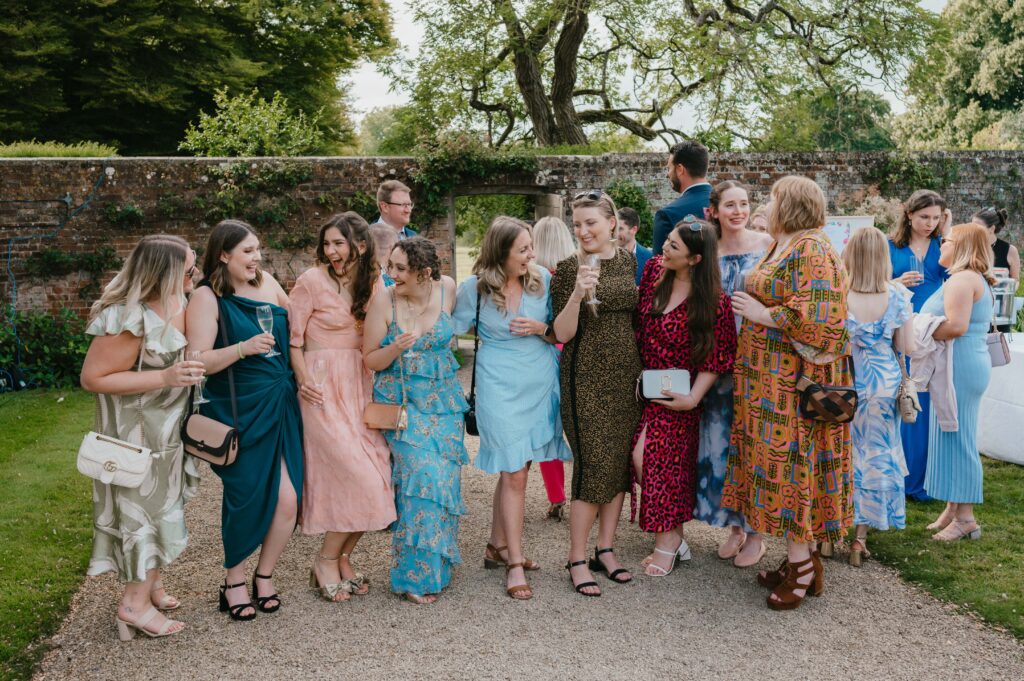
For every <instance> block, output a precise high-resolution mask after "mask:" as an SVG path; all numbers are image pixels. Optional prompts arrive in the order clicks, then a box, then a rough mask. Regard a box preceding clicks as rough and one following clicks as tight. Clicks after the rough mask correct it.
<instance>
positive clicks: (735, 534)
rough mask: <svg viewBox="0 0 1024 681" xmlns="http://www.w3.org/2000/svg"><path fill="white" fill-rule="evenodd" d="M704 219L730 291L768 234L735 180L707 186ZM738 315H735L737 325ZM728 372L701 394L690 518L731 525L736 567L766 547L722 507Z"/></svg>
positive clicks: (724, 548) (729, 554) (727, 545)
mask: <svg viewBox="0 0 1024 681" xmlns="http://www.w3.org/2000/svg"><path fill="white" fill-rule="evenodd" d="M709 200H710V207H709V208H708V218H709V221H710V222H711V224H713V225H715V227H716V229H717V231H718V237H719V238H718V250H719V256H718V267H719V269H720V271H721V276H722V291H723V292H724V293H725V294H726V295H728V296H732V294H733V292H735V291H736V290H742V289H743V283H744V280H745V278H746V275H747V272H749V271H750V270H752V269H753V268H754V266H755V265H757V263H758V262H760V261H761V258H763V257H764V254H765V252H766V251H767V249H768V246H769V245H770V244H771V243H772V238H771V237H770V236H768V235H767V234H764V233H761V232H755V231H753V230H751V229H748V221H749V218H750V201H749V198H748V197H747V190H746V189H745V188H744V186H743V185H742V184H740V183H739V182H736V181H735V180H726V181H725V182H720V183H719V184H717V185H716V186H715V187H714V189H713V190H712V191H711V197H710V199H709ZM740 321H741V320H740V318H739V317H737V318H736V329H737V331H738V330H739V327H740ZM733 387H734V383H733V376H732V372H728V373H724V374H721V375H720V376H719V377H718V379H717V380H716V381H715V384H714V385H713V386H711V389H710V390H708V392H707V394H706V395H705V396H704V412H703V414H701V419H700V449H699V452H698V454H697V507H696V508H695V509H694V513H693V517H694V519H696V520H702V521H704V522H706V523H707V524H708V525H711V526H712V527H728V528H730V534H729V537H727V538H726V540H725V541H724V542H723V543H722V545H721V547H719V550H718V555H719V557H721V558H723V559H730V558H731V559H733V562H734V564H735V565H736V566H737V567H748V566H750V565H754V564H756V563H757V562H758V561H760V560H761V558H762V556H764V553H765V551H766V548H765V546H764V543H763V542H762V541H761V538H760V537H759V536H758V535H757V533H755V532H754V531H753V530H751V528H750V525H748V524H747V521H746V520H745V519H744V518H743V514H742V513H738V512H736V511H732V510H730V509H727V508H722V487H723V486H724V485H725V474H726V468H727V463H728V458H729V436H730V434H731V432H732V416H733V407H732V405H733Z"/></svg>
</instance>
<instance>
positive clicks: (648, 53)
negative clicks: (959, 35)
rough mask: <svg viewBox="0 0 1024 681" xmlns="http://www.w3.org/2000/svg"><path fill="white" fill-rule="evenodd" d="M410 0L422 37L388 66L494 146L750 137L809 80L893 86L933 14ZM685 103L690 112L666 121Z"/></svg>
mask: <svg viewBox="0 0 1024 681" xmlns="http://www.w3.org/2000/svg"><path fill="white" fill-rule="evenodd" d="M412 4H413V7H414V10H415V13H416V18H417V21H419V22H420V23H421V24H423V25H424V27H425V37H424V41H423V46H422V47H421V52H420V55H419V57H418V59H417V60H416V61H415V65H414V66H412V67H409V68H405V69H403V68H402V66H403V64H402V62H399V61H397V60H396V61H393V62H392V63H391V66H392V69H393V72H394V73H395V75H396V77H397V78H399V80H400V81H401V82H402V83H404V85H405V86H406V87H408V88H409V89H410V90H411V91H412V93H413V97H414V101H415V103H416V105H417V107H418V108H419V110H420V111H421V112H423V115H424V116H430V117H431V118H433V119H434V120H435V121H441V122H443V123H444V124H447V125H452V126H456V127H473V128H477V129H483V130H485V132H486V133H487V134H488V135H489V136H490V139H491V143H492V144H494V145H496V146H499V145H501V144H503V143H506V142H508V141H511V140H517V139H526V140H532V141H534V142H536V143H537V144H540V145H552V144H582V143H585V142H586V141H587V137H588V131H589V130H591V129H593V127H594V126H598V127H604V128H605V129H607V128H608V127H609V126H611V127H616V128H619V129H624V130H628V131H629V132H630V133H632V134H634V135H637V136H638V137H641V138H643V139H646V140H653V139H656V138H658V137H662V138H663V139H665V141H666V142H670V141H672V140H675V139H678V138H680V137H684V136H687V135H688V134H698V135H702V134H705V135H710V136H712V137H717V138H719V139H720V138H722V137H723V136H738V137H739V138H740V139H744V138H746V139H750V138H751V136H753V135H756V133H757V131H758V129H759V127H760V126H761V125H763V124H764V123H765V122H766V121H767V120H768V119H769V118H770V113H771V109H772V108H774V107H776V106H784V105H785V104H784V100H785V97H786V96H787V95H788V94H790V93H791V92H793V91H794V90H806V89H807V87H808V83H810V82H814V83H818V84H821V85H823V86H826V87H832V86H834V85H835V84H836V83H864V82H867V81H872V82H880V83H882V84H884V85H887V86H889V87H896V86H897V84H898V83H899V82H900V81H901V79H902V77H903V75H904V64H905V63H906V62H907V60H908V59H910V58H912V57H915V56H917V55H919V54H920V53H921V52H922V51H923V49H924V45H925V42H926V40H927V36H928V33H929V31H930V29H931V26H932V22H933V18H934V17H933V15H932V14H930V13H929V12H927V11H925V10H923V9H921V8H920V7H919V5H918V2H917V0H832V1H825V0H724V1H722V2H709V1H703V2H700V1H695V0H681V1H680V2H664V1H663V0H660V1H658V2H655V1H654V0H489V1H487V2H483V1H481V0H413V2H412ZM680 110H682V111H685V112H687V113H688V114H690V116H689V118H690V119H691V120H692V121H695V122H691V123H690V124H688V125H679V124H675V125H674V124H673V123H672V122H671V121H672V120H674V119H673V117H672V116H673V114H674V113H676V112H677V111H680ZM684 128H689V130H684Z"/></svg>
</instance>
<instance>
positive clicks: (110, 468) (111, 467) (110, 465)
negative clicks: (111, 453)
mask: <svg viewBox="0 0 1024 681" xmlns="http://www.w3.org/2000/svg"><path fill="white" fill-rule="evenodd" d="M103 470H105V471H106V472H108V473H114V472H116V471H117V464H116V463H114V462H113V461H107V462H105V463H104V464H103Z"/></svg>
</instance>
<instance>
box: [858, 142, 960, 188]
mask: <svg viewBox="0 0 1024 681" xmlns="http://www.w3.org/2000/svg"><path fill="white" fill-rule="evenodd" d="M959 174H960V171H959V167H958V165H957V162H956V161H955V160H953V159H950V158H940V159H936V160H935V161H932V162H930V163H925V162H923V161H920V160H918V159H917V158H915V157H914V156H911V155H909V154H905V153H901V152H893V153H890V154H887V155H886V156H885V157H884V158H882V160H880V161H879V162H877V163H876V164H875V165H874V166H872V167H871V168H870V169H869V170H868V171H867V172H866V173H865V174H864V179H865V180H867V182H868V183H869V184H873V185H875V186H877V187H878V190H879V192H880V193H881V194H882V196H885V197H901V196H903V195H904V194H909V193H911V192H913V191H916V190H918V189H931V190H933V191H937V192H940V193H942V192H944V191H945V190H946V189H947V188H948V187H949V186H950V185H951V184H953V183H954V182H956V180H957V177H959Z"/></svg>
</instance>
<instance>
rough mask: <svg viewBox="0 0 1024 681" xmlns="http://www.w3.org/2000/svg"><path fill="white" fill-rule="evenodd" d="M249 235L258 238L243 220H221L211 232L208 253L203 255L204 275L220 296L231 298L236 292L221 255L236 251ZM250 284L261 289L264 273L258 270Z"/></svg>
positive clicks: (207, 243) (254, 231) (208, 240)
mask: <svg viewBox="0 0 1024 681" xmlns="http://www.w3.org/2000/svg"><path fill="white" fill-rule="evenodd" d="M249 235H252V236H256V230H254V229H253V228H252V225H250V224H249V223H248V222H243V221H242V220H221V221H220V222H218V223H217V224H216V225H214V227H213V229H212V230H211V231H210V238H209V239H207V240H206V253H204V254H203V274H205V275H206V279H207V281H209V282H210V288H212V289H213V292H214V293H216V294H217V295H218V296H222V297H223V296H230V295H231V294H233V293H234V292H235V288H234V287H233V286H232V285H231V278H230V277H229V276H228V266H227V263H224V262H221V259H220V256H221V253H230V252H231V251H233V250H235V247H236V246H238V244H240V243H242V242H243V241H245V240H246V239H248V238H249ZM249 283H250V284H251V285H253V286H255V287H259V285H260V284H262V283H263V271H262V270H261V269H259V268H257V269H256V276H254V277H253V278H252V279H251V280H250V281H249Z"/></svg>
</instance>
